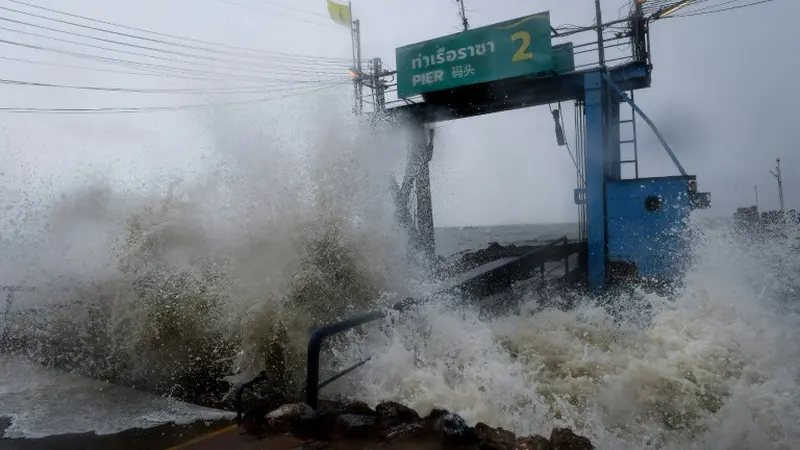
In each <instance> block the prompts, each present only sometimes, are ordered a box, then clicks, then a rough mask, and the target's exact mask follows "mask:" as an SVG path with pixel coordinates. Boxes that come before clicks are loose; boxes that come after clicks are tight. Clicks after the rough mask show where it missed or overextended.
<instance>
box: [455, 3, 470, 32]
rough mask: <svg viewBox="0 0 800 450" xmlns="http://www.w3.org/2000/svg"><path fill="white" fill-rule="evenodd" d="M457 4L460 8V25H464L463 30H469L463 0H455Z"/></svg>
mask: <svg viewBox="0 0 800 450" xmlns="http://www.w3.org/2000/svg"><path fill="white" fill-rule="evenodd" d="M456 2H457V3H458V6H459V8H460V10H461V13H460V16H461V25H462V26H463V27H464V31H467V30H469V22H468V21H467V13H466V12H465V11H464V0H456Z"/></svg>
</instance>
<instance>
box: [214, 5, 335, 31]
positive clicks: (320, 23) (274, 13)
mask: <svg viewBox="0 0 800 450" xmlns="http://www.w3.org/2000/svg"><path fill="white" fill-rule="evenodd" d="M217 1H219V2H220V3H225V4H227V5H233V6H236V7H239V8H244V9H249V10H251V11H257V12H263V13H268V14H273V15H276V16H280V17H285V18H287V19H292V20H296V21H298V22H302V23H307V24H311V25H318V26H321V27H330V28H336V29H339V30H342V31H345V30H347V28H345V27H343V26H341V25H335V24H332V23H322V22H316V21H313V20H308V19H302V18H300V17H295V16H290V15H288V14H284V13H280V12H276V11H266V10H263V9H261V8H258V7H256V6H252V5H248V4H243V3H239V2H237V1H234V0H217ZM301 11H302V10H301ZM305 12H306V13H308V12H309V11H305ZM314 14H316V13H314ZM348 31H349V30H348Z"/></svg>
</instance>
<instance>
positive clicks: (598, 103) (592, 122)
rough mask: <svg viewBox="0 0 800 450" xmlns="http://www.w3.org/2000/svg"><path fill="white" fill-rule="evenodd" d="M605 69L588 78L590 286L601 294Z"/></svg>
mask: <svg viewBox="0 0 800 450" xmlns="http://www.w3.org/2000/svg"><path fill="white" fill-rule="evenodd" d="M602 70H603V69H600V70H598V71H595V72H591V73H587V74H586V75H585V76H584V98H585V105H584V108H585V111H586V156H585V161H586V166H585V171H584V173H585V175H586V225H587V233H586V234H587V247H588V252H589V254H588V267H587V269H588V284H589V288H590V289H592V290H594V291H597V290H600V289H602V288H603V287H604V285H605V279H606V203H605V202H606V199H605V187H606V167H608V166H607V164H606V146H607V144H608V127H607V126H606V119H607V117H606V116H607V111H606V106H607V104H608V102H607V101H606V89H605V88H604V84H605V83H604V79H603V73H602Z"/></svg>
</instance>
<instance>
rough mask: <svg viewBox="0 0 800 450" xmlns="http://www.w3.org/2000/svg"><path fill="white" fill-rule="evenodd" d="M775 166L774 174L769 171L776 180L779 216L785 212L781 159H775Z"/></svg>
mask: <svg viewBox="0 0 800 450" xmlns="http://www.w3.org/2000/svg"><path fill="white" fill-rule="evenodd" d="M775 162H776V163H777V166H776V167H775V172H773V171H771V170H770V171H769V173H771V174H772V176H773V177H775V179H776V180H778V199H779V201H780V202H781V214H783V213H785V212H786V205H785V204H784V203H783V178H782V177H781V159H780V158H775Z"/></svg>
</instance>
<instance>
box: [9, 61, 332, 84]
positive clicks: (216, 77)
mask: <svg viewBox="0 0 800 450" xmlns="http://www.w3.org/2000/svg"><path fill="white" fill-rule="evenodd" d="M86 56H90V55H86ZM0 59H2V60H6V61H14V62H18V63H23V64H33V65H40V66H50V67H63V68H66V69H75V70H88V71H92V72H106V73H118V74H124V75H137V76H146V77H159V78H176V79H181V80H195V81H228V82H230V81H232V79H235V78H237V77H236V76H235V75H226V76H222V75H216V74H213V73H205V74H202V75H195V76H189V75H181V74H177V73H168V72H164V71H159V72H153V71H152V70H153V69H148V68H140V70H150V72H142V71H138V72H137V71H134V70H115V69H107V68H101V67H88V66H79V65H73V64H63V63H54V62H48V61H35V60H31V59H26V58H14V57H11V56H0ZM93 60H94V59H93ZM99 62H106V61H99ZM247 78H248V79H247V80H243V81H253V80H255V81H263V82H275V83H287V84H306V83H319V82H321V81H325V80H324V79H318V80H303V79H297V78H272V77H269V78H263V77H252V79H251V78H250V77H247Z"/></svg>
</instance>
